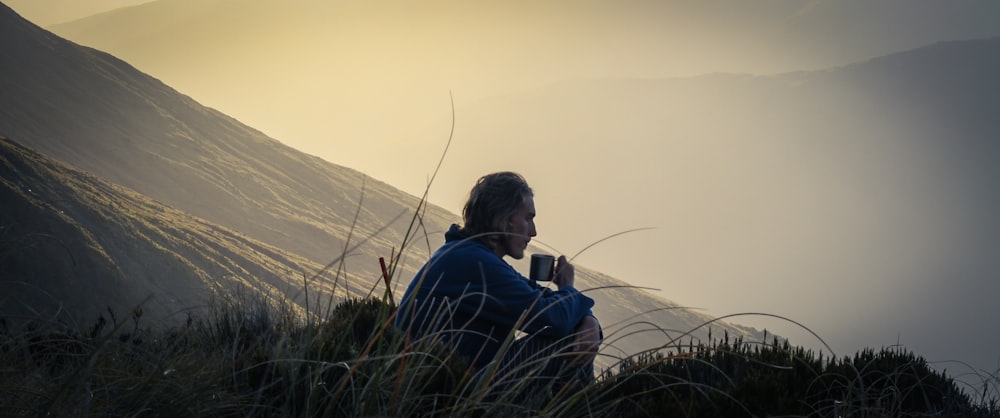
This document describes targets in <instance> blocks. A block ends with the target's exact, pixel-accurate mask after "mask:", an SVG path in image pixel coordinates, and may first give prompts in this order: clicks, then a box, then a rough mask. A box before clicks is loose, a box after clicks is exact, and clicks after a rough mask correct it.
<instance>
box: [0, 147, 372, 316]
mask: <svg viewBox="0 0 1000 418" xmlns="http://www.w3.org/2000/svg"><path fill="white" fill-rule="evenodd" d="M0 195H2V196H3V202H4V205H3V207H2V208H0V224H2V227H3V230H2V235H0V236H2V238H0V254H2V256H0V276H2V277H3V278H4V280H3V282H2V284H0V286H3V287H4V288H5V289H7V290H5V291H4V298H3V300H2V301H0V312H3V313H4V314H5V315H12V316H14V317H17V318H19V317H22V316H26V317H28V318H51V319H58V320H62V321H67V320H68V321H89V320H92V319H96V317H97V315H98V314H100V313H101V312H102V311H104V309H105V308H108V307H110V308H112V310H113V311H115V312H116V313H117V314H119V315H124V314H126V313H128V312H129V311H130V310H131V309H132V308H134V307H136V306H140V305H141V308H142V310H143V312H144V313H145V314H147V315H146V316H147V318H149V317H152V318H154V321H157V320H163V319H166V318H168V317H171V316H175V317H176V316H178V315H182V314H183V312H184V311H185V310H188V309H191V308H196V307H197V306H199V305H202V304H203V303H205V302H206V301H207V298H208V297H209V295H210V294H212V293H216V292H232V291H235V290H236V289H237V288H239V287H246V288H250V289H254V290H257V291H259V292H261V293H262V294H265V295H268V297H286V296H287V297H290V298H292V300H293V301H297V302H299V303H302V302H303V300H302V296H303V294H302V292H301V291H298V290H299V289H300V288H301V286H302V279H303V277H302V276H303V272H305V271H314V270H317V269H318V267H319V266H317V265H316V264H315V263H312V262H310V261H308V260H305V259H303V258H301V257H299V256H296V255H293V254H289V253H286V252H284V251H282V250H279V249H277V248H273V247H271V246H269V245H267V244H264V243H261V242H259V241H256V240H254V239H252V238H249V237H247V236H245V235H243V234H240V233H238V232H235V231H232V230H229V229H226V228H222V227H219V226H216V225H213V224H210V223H208V222H206V221H204V220H202V219H198V218H195V217H193V216H191V215H189V214H187V213H184V212H181V211H178V210H176V209H173V208H170V207H166V206H163V205H162V204H160V203H158V202H156V201H153V200H151V199H149V198H147V197H145V196H142V195H139V194H137V193H135V192H133V191H131V190H128V189H125V188H123V187H120V186H117V185H113V184H110V183H107V182H106V181H104V180H101V179H98V178H96V177H94V176H93V175H90V174H88V173H85V172H82V171H80V170H78V169H74V168H71V167H68V166H66V165H65V164H63V163H59V162H57V161H54V160H52V159H50V158H48V157H45V156H43V155H41V154H39V153H37V152H34V151H31V150H29V149H27V148H25V147H23V146H21V145H18V144H16V143H14V142H12V141H10V140H8V139H5V138H0ZM349 280H350V279H349V278H348V276H343V277H341V278H340V285H341V286H344V287H349V286H350V282H349ZM353 280H355V282H354V285H355V286H358V285H362V284H361V283H359V282H357V278H356V277H355V278H353ZM316 290H320V291H325V292H330V291H332V290H333V289H331V288H330V287H327V286H316ZM339 293H340V294H341V295H343V293H344V288H343V287H342V288H341V289H340V291H339ZM85 325H89V324H86V323H85Z"/></svg>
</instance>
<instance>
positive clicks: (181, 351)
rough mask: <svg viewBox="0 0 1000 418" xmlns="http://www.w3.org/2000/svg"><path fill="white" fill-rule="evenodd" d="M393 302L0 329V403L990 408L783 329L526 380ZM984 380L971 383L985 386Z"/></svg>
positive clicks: (320, 409)
mask: <svg viewBox="0 0 1000 418" xmlns="http://www.w3.org/2000/svg"><path fill="white" fill-rule="evenodd" d="M394 314H395V306H394V305H393V304H391V303H388V302H386V301H384V300H383V299H381V298H377V297H369V298H362V299H349V300H346V301H342V302H340V303H339V304H337V305H336V306H335V307H334V308H333V309H331V310H329V315H328V316H327V317H325V318H323V319H322V320H319V321H316V320H306V319H305V316H303V315H302V314H301V313H298V311H297V310H296V309H294V308H293V307H292V306H290V305H288V304H287V303H284V302H283V303H279V304H273V303H269V302H267V299H266V298H264V297H262V296H260V295H255V294H253V293H250V292H236V293H232V294H228V295H223V296H218V297H216V298H215V299H214V300H212V301H211V303H210V304H209V308H208V309H207V310H205V311H203V313H202V314H200V315H197V316H192V317H191V318H189V319H188V320H187V321H185V322H184V323H182V324H178V325H176V326H173V327H168V328H162V329H160V330H154V329H153V328H148V327H143V326H138V325H139V324H141V318H137V317H135V315H134V314H133V315H132V317H130V318H126V320H124V321H121V322H117V323H112V322H110V321H106V322H105V323H103V324H101V323H100V322H98V323H95V325H94V326H92V327H88V328H86V329H84V330H79V331H76V330H70V329H60V328H58V327H55V326H49V327H34V326H30V325H26V326H23V327H20V328H19V329H16V330H12V329H6V328H5V329H4V330H3V331H4V332H3V333H2V335H0V338H2V339H0V350H2V354H3V355H2V360H0V373H2V374H3V379H2V383H0V415H4V416H12V415H39V416H41V415H51V416H80V415H102V416H133V415H159V416H166V415H169V416H766V415H773V416H816V417H830V416H856V417H862V416H866V417H867V416H879V417H881V416H898V417H909V416H970V417H996V416H1000V405H998V404H997V397H996V389H995V388H996V386H995V385H996V377H995V376H993V377H991V380H990V382H992V383H989V384H990V385H993V386H992V387H993V388H994V389H992V390H993V392H992V394H991V395H990V396H982V397H980V398H978V399H977V398H976V397H975V396H972V395H969V394H968V393H967V392H966V391H964V390H962V388H960V387H959V386H958V385H957V384H955V382H954V381H953V380H952V379H950V378H948V377H947V376H945V375H943V374H942V373H938V372H935V371H933V370H932V369H931V368H930V367H929V366H928V364H927V362H926V361H924V360H923V359H922V358H920V357H919V356H916V355H914V354H912V353H908V352H906V351H905V350H904V349H902V348H898V347H897V348H888V349H883V350H880V351H875V350H864V351H862V352H859V353H857V354H855V355H854V356H853V357H844V358H841V359H836V358H823V357H822V356H821V355H815V354H813V353H812V352H811V351H809V350H805V349H803V348H800V347H794V346H792V345H790V344H789V343H788V342H787V341H779V340H778V339H774V341H772V342H770V343H753V342H746V341H743V340H742V339H739V338H735V339H730V338H729V337H728V336H725V337H723V338H720V339H719V340H718V341H715V342H714V343H712V344H710V345H707V344H701V343H698V342H695V341H694V340H689V341H688V342H687V343H681V342H677V343H676V344H675V345H673V346H670V347H665V348H664V349H663V350H658V351H650V352H646V353H639V354H637V355H634V356H630V357H627V358H623V359H620V360H619V361H618V363H617V364H616V365H615V367H614V368H611V369H608V370H605V371H604V372H603V373H602V374H601V375H600V376H599V378H598V379H597V381H595V382H594V383H591V384H589V385H579V384H577V385H565V386H560V385H555V384H551V381H546V380H539V379H537V377H538V372H539V371H540V370H541V369H542V367H543V363H544V361H545V360H546V359H532V360H530V361H528V362H526V363H525V364H521V365H517V367H516V368H515V369H513V370H502V368H501V367H499V366H497V367H494V366H492V365H491V366H488V367H486V368H484V369H481V370H474V369H471V368H469V366H468V363H467V362H466V361H465V359H463V358H461V357H460V356H458V355H457V354H456V353H455V352H454V350H453V349H451V347H450V346H448V345H447V344H443V343H441V342H440V341H436V340H435V338H434V337H433V336H432V337H429V338H423V339H419V340H411V339H409V338H407V337H406V336H405V335H404V334H403V333H401V332H399V330H397V329H395V328H393V327H392V326H391V321H392V318H393V315H394ZM984 395H985V394H984Z"/></svg>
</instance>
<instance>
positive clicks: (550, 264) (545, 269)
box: [528, 254, 556, 282]
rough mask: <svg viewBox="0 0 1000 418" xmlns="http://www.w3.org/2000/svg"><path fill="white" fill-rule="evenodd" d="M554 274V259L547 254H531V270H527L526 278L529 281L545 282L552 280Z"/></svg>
mask: <svg viewBox="0 0 1000 418" xmlns="http://www.w3.org/2000/svg"><path fill="white" fill-rule="evenodd" d="M555 272H556V258H555V257H553V256H551V255H548V254H532V255H531V269H529V270H528V277H531V280H536V281H540V282H547V281H550V280H552V277H553V276H555Z"/></svg>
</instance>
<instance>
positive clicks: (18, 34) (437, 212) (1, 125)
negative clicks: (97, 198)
mask: <svg viewBox="0 0 1000 418" xmlns="http://www.w3.org/2000/svg"><path fill="white" fill-rule="evenodd" d="M0 50H2V51H4V53H3V54H0V68H2V69H3V72H4V74H3V78H2V79H0V95H2V97H3V98H4V99H3V101H2V103H0V134H2V135H4V136H7V137H9V138H13V139H15V140H16V141H18V143H21V144H23V145H25V146H27V147H30V148H32V149H34V150H37V151H39V152H41V153H43V154H45V155H48V156H51V157H53V158H55V159H58V160H60V161H64V162H66V163H68V164H71V165H72V166H75V167H78V168H79V169H82V170H84V171H86V172H88V173H92V174H93V175H95V176H97V177H99V178H102V179H105V180H107V181H109V182H111V183H114V184H120V185H122V186H124V187H125V188H127V189H129V190H134V191H135V192H137V193H139V194H142V195H144V196H148V197H149V198H151V199H154V200H155V201H156V202H160V203H161V204H162V205H163V206H165V207H170V208H175V209H177V210H181V211H184V212H185V213H188V214H190V215H191V216H193V217H195V218H198V219H204V221H205V222H206V224H205V225H217V226H212V227H210V228H220V229H225V230H232V231H238V232H239V233H240V234H245V236H246V239H247V240H254V241H256V242H259V243H264V244H266V245H267V246H270V248H280V249H281V250H283V251H285V252H287V254H294V255H297V256H298V257H301V258H296V257H295V256H293V255H288V256H287V258H288V259H290V260H296V261H297V260H300V259H301V260H308V262H309V263H311V264H308V263H305V262H302V263H297V262H290V263H278V264H276V265H272V266H270V267H268V271H267V272H266V274H271V275H274V276H277V277H284V275H285V273H286V272H287V271H288V270H289V268H288V267H287V266H288V265H289V264H291V265H293V266H294V267H293V268H292V270H295V271H299V270H305V271H304V273H305V274H306V275H307V276H308V275H311V274H313V273H315V272H316V271H317V270H318V269H319V266H323V265H326V264H328V263H331V262H333V261H337V263H334V264H335V265H334V268H339V267H340V265H339V260H343V262H344V264H343V267H344V268H345V269H346V271H348V272H350V273H351V275H352V277H358V278H359V280H361V281H362V282H361V283H362V285H358V286H357V287H354V286H352V288H351V289H350V290H351V291H352V292H354V293H355V294H364V293H367V291H368V289H370V288H371V287H373V286H375V283H377V282H378V278H379V277H380V272H379V270H378V261H377V260H378V257H380V256H384V257H389V256H390V255H391V254H392V253H393V251H394V249H395V250H397V251H398V248H399V246H400V245H401V243H402V242H403V236H404V234H405V233H406V229H407V226H408V223H409V220H410V219H411V218H412V216H413V211H414V210H416V208H417V207H418V201H419V199H417V198H416V197H414V196H411V195H407V194H405V193H402V192H400V191H399V190H397V189H395V188H392V187H391V186H389V185H386V184H384V183H381V182H378V181H377V180H374V179H370V178H366V176H364V175H363V174H361V173H358V172H357V171H354V170H351V169H348V168H344V167H340V166H336V165H334V164H330V163H328V162H325V161H323V160H321V159H319V158H316V157H312V156H309V155H306V154H303V153H301V152H298V151H296V150H294V149H291V148H289V147H287V146H285V145H282V144H281V143H279V142H278V141H276V140H274V139H271V138H269V137H267V136H266V135H264V134H262V133H261V132H259V131H256V130H254V129H252V128H250V127H247V126H246V125H243V124H241V123H240V122H238V121H236V120H234V119H232V118H230V117H228V116H226V115H223V114H221V113H219V112H217V111H215V110H212V109H209V108H205V107H203V106H201V105H199V104H198V103H196V102H195V101H193V100H191V99H190V98H188V97H186V96H184V95H182V94H180V93H178V92H176V91H174V90H173V89H171V88H170V87H168V86H166V85H164V84H163V83H161V82H159V81H157V80H155V79H153V78H151V77H149V76H148V75H145V74H143V73H141V72H139V71H137V70H135V69H134V68H132V67H131V66H129V65H128V64H126V63H124V62H122V61H120V60H118V59H116V58H114V57H112V56H110V55H107V54H104V53H102V52H99V51H96V50H93V49H89V48H83V47H79V46H77V45H75V44H72V43H70V42H67V41H65V40H62V39H60V38H58V37H56V36H54V35H52V34H51V33H48V32H46V31H44V30H42V29H39V28H37V27H36V26H34V25H31V24H30V23H28V22H26V21H24V20H23V19H20V18H19V17H18V16H17V15H16V14H14V13H13V12H11V11H10V10H9V9H7V8H0ZM11 181H13V182H16V179H12V180H11ZM457 219H458V217H457V216H456V215H454V214H451V213H447V212H446V211H444V210H442V209H440V208H438V207H434V206H429V207H427V208H426V213H424V214H423V217H422V225H421V226H422V230H419V231H418V232H417V234H416V238H415V240H414V241H413V242H412V243H411V245H410V247H409V248H408V250H407V251H406V252H405V253H404V255H403V259H402V263H401V264H400V270H399V271H397V272H396V277H397V278H398V280H396V282H395V283H394V287H395V290H396V291H397V292H401V291H402V288H403V286H405V284H406V283H407V282H408V280H409V278H410V277H412V275H413V274H414V271H415V268H416V267H417V266H418V265H419V263H421V262H422V261H423V260H424V259H425V258H426V254H427V252H428V248H435V247H436V246H437V245H439V243H440V242H441V240H442V233H443V231H444V230H445V229H446V227H447V225H448V224H450V223H451V222H454V221H455V220H457ZM77 221H78V222H82V221H80V220H77ZM94 227H95V228H97V226H94ZM204 228H209V227H208V226H204ZM170 234H180V235H179V236H185V235H184V234H185V233H183V232H170V233H166V234H165V235H170ZM168 238H169V237H167V236H152V237H150V239H149V241H150V242H149V243H147V244H146V245H159V244H158V240H160V239H165V240H167V241H168V242H169V241H170V239H168ZM182 241H183V242H185V243H191V244H192V245H195V244H197V242H198V241H199V240H196V239H186V238H185V239H183V240H182ZM205 242H208V243H212V242H214V241H212V240H207V238H206V239H205ZM264 244H261V245H264ZM164 245H165V244H164ZM177 245H180V244H179V243H178V244H177ZM219 245H221V244H219ZM226 245H227V246H228V245H230V244H226ZM102 246H103V247H104V248H113V247H114V246H111V245H108V244H102ZM195 246H196V247H200V245H195ZM345 246H347V247H350V251H348V252H347V253H346V254H345V256H344V257H343V258H341V255H342V254H344V248H345ZM124 247H126V246H125V245H120V248H124ZM120 248H119V249H120ZM109 251H110V250H109ZM207 251H208V250H207V249H200V250H198V251H197V252H207ZM234 255H236V254H235V253H234ZM109 257H111V258H115V257H116V255H115V254H111V255H109ZM234 259H235V258H234ZM234 264H239V262H235V263H234ZM260 264H261V265H267V264H268V263H266V262H261V263H260ZM310 267H312V268H310ZM231 268H232V269H234V271H237V270H236V267H231ZM241 268H242V269H243V270H251V271H252V267H248V266H242V267H241ZM579 271H580V273H579V276H580V278H579V280H578V287H581V288H584V289H586V288H597V287H603V286H617V288H616V289H615V290H598V291H593V292H591V293H592V295H593V296H594V298H595V299H597V301H598V302H597V303H598V308H597V309H595V311H596V312H597V314H598V315H600V316H601V317H602V318H605V323H606V324H608V325H609V328H608V333H609V334H612V333H613V332H615V331H617V330H619V329H620V327H622V326H624V325H626V324H618V325H614V324H615V322H616V321H618V320H625V319H627V320H628V323H629V324H632V323H639V322H640V321H648V323H650V324H655V326H654V328H655V331H657V332H649V333H641V332H640V333H636V334H634V335H631V336H628V337H626V338H625V339H624V340H622V341H616V342H615V349H616V350H618V349H620V350H622V351H625V352H635V351H638V350H640V349H643V348H648V347H655V346H659V345H661V344H663V343H665V342H667V341H669V338H668V337H665V336H664V334H663V331H662V330H664V329H666V330H675V331H671V332H670V334H671V335H674V336H676V335H679V334H680V333H682V332H684V331H689V330H692V329H693V328H695V327H697V325H700V324H704V323H706V322H708V321H710V320H711V318H710V317H708V316H706V315H703V314H698V313H694V312H691V311H687V310H683V309H677V308H675V309H661V308H664V307H667V306H675V305H676V304H674V303H672V302H668V301H665V300H662V299H658V298H655V297H653V296H650V295H649V294H646V293H644V292H642V291H639V290H635V289H627V288H624V287H623V286H625V283H623V282H621V281H618V280H615V279H612V278H610V277H607V276H604V275H600V274H597V273H593V272H589V271H587V270H586V269H585V268H583V267H581V268H580V269H579ZM237 272H238V271H237ZM218 274H220V273H219V272H216V271H209V272H208V275H209V276H216V277H217V275H218ZM266 274H265V273H261V274H260V275H259V276H258V277H262V278H264V279H265V280H267V278H266V277H263V276H266ZM236 276H240V274H236ZM201 277H202V276H198V275H197V274H196V275H195V279H197V280H201ZM131 279H134V280H137V281H142V280H146V277H144V276H142V275H139V276H133V277H132V278H131ZM246 280H252V279H251V278H246ZM269 283H271V282H269ZM364 283H368V284H369V285H368V286H367V287H365V286H364V285H363V284H364ZM317 285H318V286H320V287H319V288H318V289H316V290H322V289H324V288H329V287H330V286H332V284H331V283H329V282H321V283H317ZM272 286H275V287H278V285H277V283H272ZM140 287H141V286H140ZM177 301H178V305H176V306H174V309H184V308H187V307H189V306H190V305H189V304H188V303H187V302H188V299H183V298H181V299H177ZM646 312H649V313H648V314H644V313H646ZM713 327H714V328H715V329H716V330H718V329H719V328H723V327H725V328H727V329H729V330H730V333H732V334H746V333H748V332H751V330H747V329H743V328H739V327H735V326H729V325H727V324H724V323H721V322H720V323H717V324H715V325H713ZM705 331H706V329H699V330H697V334H696V335H698V336H703V335H704V332H705Z"/></svg>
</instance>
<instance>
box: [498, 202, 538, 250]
mask: <svg viewBox="0 0 1000 418" xmlns="http://www.w3.org/2000/svg"><path fill="white" fill-rule="evenodd" d="M507 232H508V234H507V235H505V236H504V239H503V241H502V244H503V247H504V248H501V249H502V250H503V254H499V255H500V256H501V257H503V256H504V255H509V256H511V257H513V258H514V259H516V260H520V259H522V258H524V249H525V248H526V247H527V246H528V242H529V241H531V237H533V236H535V235H538V234H537V233H536V232H535V199H533V198H531V196H527V197H525V198H524V203H522V204H521V207H520V208H518V210H517V212H514V215H513V216H511V217H510V224H509V225H508V226H507Z"/></svg>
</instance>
